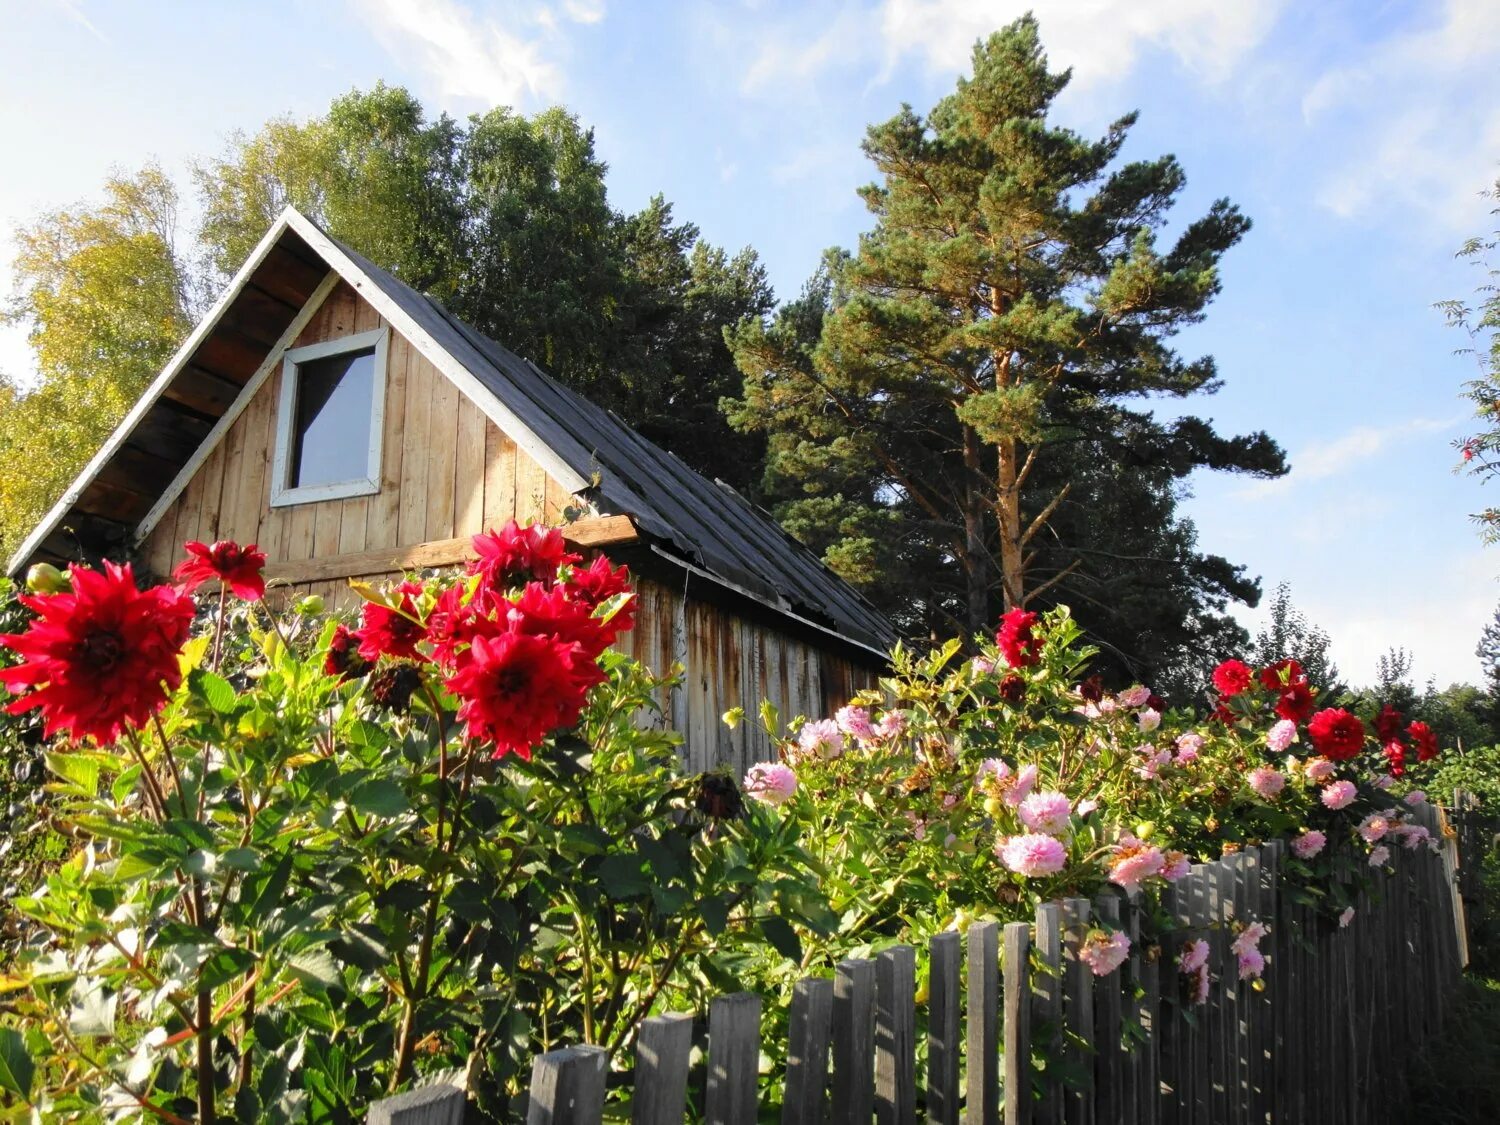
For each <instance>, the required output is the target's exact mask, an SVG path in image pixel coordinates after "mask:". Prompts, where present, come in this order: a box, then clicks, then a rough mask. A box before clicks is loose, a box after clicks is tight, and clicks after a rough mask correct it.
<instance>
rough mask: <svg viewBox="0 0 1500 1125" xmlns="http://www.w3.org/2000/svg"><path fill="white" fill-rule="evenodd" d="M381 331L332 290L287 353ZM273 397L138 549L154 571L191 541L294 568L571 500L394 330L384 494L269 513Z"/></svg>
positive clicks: (364, 307) (477, 527)
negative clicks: (256, 553)
mask: <svg viewBox="0 0 1500 1125" xmlns="http://www.w3.org/2000/svg"><path fill="white" fill-rule="evenodd" d="M384 326H385V322H384V320H383V319H382V318H381V317H380V316H378V315H377V314H376V312H375V310H374V309H373V308H371V307H370V305H369V304H367V303H366V302H365V301H364V300H362V299H361V298H360V297H359V296H358V295H357V294H356V293H355V292H354V290H353V289H352V288H350V287H349V285H347V284H345V283H340V284H339V286H338V287H337V288H336V289H335V290H334V291H333V292H332V293H331V294H330V295H329V297H328V299H327V300H326V301H324V303H323V305H322V307H321V308H320V309H319V310H318V312H317V314H316V315H314V316H313V318H312V320H311V321H309V322H308V324H307V327H306V328H304V329H303V331H302V333H301V335H300V336H298V337H297V340H296V342H295V345H294V346H296V347H301V346H303V345H305V344H315V343H320V342H322V341H325V340H334V339H338V338H339V337H341V336H352V335H355V334H356V333H360V332H368V331H370V330H372V329H375V328H380V327H384ZM280 393H281V372H280V370H277V371H276V372H275V373H274V374H273V375H272V376H271V377H270V378H269V379H267V380H266V382H265V383H264V385H262V387H261V388H260V390H259V392H257V394H256V395H255V397H254V399H252V400H251V402H250V403H249V404H248V405H247V406H246V408H245V411H244V413H242V414H241V415H240V417H239V418H238V419H237V420H236V421H235V423H234V425H233V426H231V427H230V429H229V432H228V433H227V434H226V435H225V436H224V440H223V441H222V442H221V443H220V444H219V447H218V448H217V449H215V450H214V452H213V453H212V454H211V455H210V456H209V457H208V459H207V460H206V461H205V462H204V463H203V466H202V467H201V468H200V469H199V470H198V472H197V474H196V475H195V476H194V477H193V479H192V480H191V481H190V482H189V484H188V486H187V487H186V488H185V489H184V490H183V492H182V495H181V496H179V497H178V499H177V501H176V503H174V504H173V505H172V506H171V507H170V508H168V509H167V511H166V513H165V514H164V515H163V517H162V519H161V521H160V522H159V523H158V524H157V525H156V527H155V528H154V529H153V530H152V532H151V534H150V536H148V538H147V540H146V542H145V543H144V544H143V549H144V555H145V558H146V561H147V562H148V563H149V564H150V566H151V569H152V570H154V571H155V572H156V573H158V574H164V573H166V572H167V571H168V570H169V569H170V568H171V566H172V565H173V563H174V561H175V560H176V559H178V558H179V557H180V555H181V549H182V544H183V543H184V542H186V541H187V540H189V539H199V540H202V541H204V542H212V541H213V540H215V539H234V540H237V541H238V542H240V543H257V544H259V545H260V547H261V549H262V550H263V551H265V552H266V558H267V560H268V561H270V562H273V563H278V562H295V561H298V560H300V559H310V558H326V557H328V556H331V555H344V554H354V553H358V552H360V551H370V550H377V549H380V548H384V547H401V546H407V545H410V544H414V543H425V542H429V541H431V540H434V539H451V538H453V537H455V536H460V535H472V534H474V533H476V532H479V531H482V530H484V529H485V528H486V527H495V526H499V525H500V524H503V523H504V522H505V521H506V520H508V519H510V518H512V517H514V518H515V519H517V520H520V521H521V522H522V523H526V522H529V521H546V522H550V523H559V522H561V519H562V513H563V509H564V508H566V507H567V506H568V504H569V503H571V501H572V498H571V497H570V496H569V495H568V493H566V492H565V491H564V490H563V488H562V486H561V485H559V484H557V482H555V481H553V480H552V479H551V478H550V477H548V476H547V474H546V472H545V471H544V470H543V469H542V468H541V466H540V465H538V464H537V463H536V462H535V461H534V460H532V458H530V457H529V456H527V455H526V454H525V453H522V452H521V451H519V450H518V449H517V448H516V446H515V444H514V443H513V442H512V441H511V440H510V439H509V438H507V437H506V436H505V435H504V434H503V433H501V432H500V430H499V428H498V427H496V426H495V424H494V423H493V422H491V421H490V420H489V419H488V418H486V417H485V416H484V413H483V412H482V411H481V410H480V409H479V407H478V406H476V405H474V403H473V402H471V401H470V400H469V399H468V398H466V397H465V396H464V395H462V394H460V393H459V391H458V388H456V387H455V386H454V385H453V383H452V381H451V380H449V379H447V378H445V377H444V376H443V375H442V374H440V373H439V372H438V370H437V369H436V368H435V367H433V366H432V364H430V363H428V362H427V360H426V359H424V358H423V357H422V356H421V355H420V354H418V352H417V351H416V349H414V348H413V347H411V345H410V344H408V343H407V342H406V340H405V339H403V338H402V337H401V336H400V335H399V334H397V333H394V332H393V333H392V334H391V338H390V349H389V356H388V368H387V371H386V392H385V396H386V397H385V422H384V427H385V433H384V437H383V439H382V442H381V488H380V491H379V492H377V493H376V494H374V495H373V496H354V497H348V498H346V499H343V500H324V501H318V502H316V503H311V504H297V505H293V506H291V507H285V508H276V509H272V507H271V459H272V457H273V455H274V450H273V446H274V444H275V440H276V417H275V414H276V406H277V403H278V401H279V397H278V396H279V395H280Z"/></svg>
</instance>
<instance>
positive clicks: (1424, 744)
mask: <svg viewBox="0 0 1500 1125" xmlns="http://www.w3.org/2000/svg"><path fill="white" fill-rule="evenodd" d="M1406 733H1407V735H1408V736H1409V737H1410V738H1411V744H1412V745H1413V746H1415V747H1416V748H1417V761H1419V762H1430V761H1432V759H1434V758H1436V757H1437V756H1438V740H1437V733H1436V732H1435V731H1434V730H1433V729H1432V728H1431V727H1430V726H1428V725H1427V724H1426V723H1424V722H1423V721H1422V720H1421V719H1415V720H1413V722H1412V724H1411V725H1410V726H1409V727H1407V728H1406Z"/></svg>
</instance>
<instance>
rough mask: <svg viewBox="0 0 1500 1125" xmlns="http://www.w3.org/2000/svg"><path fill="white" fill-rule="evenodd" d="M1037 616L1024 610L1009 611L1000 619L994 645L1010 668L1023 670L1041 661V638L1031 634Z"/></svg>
mask: <svg viewBox="0 0 1500 1125" xmlns="http://www.w3.org/2000/svg"><path fill="white" fill-rule="evenodd" d="M1036 623H1037V615H1036V614H1034V613H1030V612H1028V611H1027V610H1024V609H1013V610H1010V611H1009V612H1008V613H1006V615H1005V616H1004V617H1002V618H1001V619H1000V631H999V632H998V633H996V634H995V643H996V644H997V645H999V646H1000V653H1001V655H1002V656H1004V657H1005V662H1006V663H1007V664H1009V665H1010V666H1011V667H1012V668H1025V667H1028V666H1029V665H1032V664H1035V663H1036V662H1037V661H1038V660H1040V659H1041V650H1042V638H1041V637H1038V636H1037V635H1036V634H1035V633H1033V632H1032V630H1033V628H1035V626H1036Z"/></svg>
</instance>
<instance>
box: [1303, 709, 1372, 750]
mask: <svg viewBox="0 0 1500 1125" xmlns="http://www.w3.org/2000/svg"><path fill="white" fill-rule="evenodd" d="M1307 733H1308V736H1309V737H1311V738H1312V743H1313V748H1314V749H1315V750H1317V752H1318V753H1319V754H1321V755H1323V757H1325V758H1329V759H1332V760H1333V761H1335V762H1347V761H1348V760H1349V759H1350V758H1354V757H1358V755H1359V752H1360V751H1361V750H1363V749H1364V745H1365V724H1364V723H1362V722H1360V721H1359V716H1358V715H1351V714H1350V713H1349V712H1348V711H1345V710H1344V709H1343V708H1342V707H1329V708H1327V709H1326V710H1323V711H1319V712H1318V713H1317V714H1316V715H1314V716H1313V717H1312V718H1311V719H1310V720H1308V723H1307Z"/></svg>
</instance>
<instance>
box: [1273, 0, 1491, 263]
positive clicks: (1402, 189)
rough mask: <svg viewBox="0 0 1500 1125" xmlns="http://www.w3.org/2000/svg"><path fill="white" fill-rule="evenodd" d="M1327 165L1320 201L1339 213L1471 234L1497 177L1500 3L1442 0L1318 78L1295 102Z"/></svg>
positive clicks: (1318, 188)
mask: <svg viewBox="0 0 1500 1125" xmlns="http://www.w3.org/2000/svg"><path fill="white" fill-rule="evenodd" d="M1302 113H1303V117H1304V119H1305V121H1306V122H1307V123H1308V125H1309V126H1310V127H1312V128H1314V129H1316V130H1318V131H1319V135H1322V136H1325V137H1326V138H1327V139H1328V143H1329V146H1330V149H1329V151H1330V155H1332V156H1333V158H1334V159H1333V163H1334V166H1335V171H1333V172H1331V173H1330V174H1328V175H1327V176H1325V177H1324V178H1323V179H1322V181H1321V183H1320V184H1319V185H1318V187H1317V191H1316V199H1317V201H1318V203H1319V204H1321V205H1322V206H1323V207H1325V208H1327V209H1328V210H1330V211H1332V212H1333V213H1334V214H1336V215H1338V216H1340V217H1341V218H1346V219H1362V218H1364V217H1366V216H1369V215H1372V214H1382V215H1388V214H1390V213H1391V212H1394V211H1399V212H1402V213H1404V214H1406V215H1410V214H1413V213H1415V214H1418V215H1421V216H1423V217H1424V218H1425V219H1427V220H1428V221H1430V222H1433V223H1436V224H1437V225H1438V226H1439V227H1440V228H1441V229H1443V230H1444V231H1448V232H1457V233H1472V231H1473V230H1475V229H1477V228H1476V224H1477V223H1478V222H1479V221H1480V220H1481V218H1482V217H1483V213H1484V203H1483V201H1482V200H1481V199H1480V198H1479V195H1478V193H1479V191H1480V190H1481V189H1483V188H1485V187H1488V186H1489V185H1490V184H1492V183H1493V182H1494V181H1495V178H1496V176H1497V175H1500V4H1497V3H1495V2H1494V0H1448V2H1447V3H1445V4H1444V5H1443V6H1442V8H1441V14H1440V17H1439V18H1438V20H1437V21H1436V22H1434V23H1429V24H1428V25H1427V26H1424V27H1421V28H1418V29H1416V30H1410V31H1406V32H1404V33H1401V34H1397V35H1393V36H1391V37H1389V38H1387V39H1385V40H1383V41H1381V42H1379V43H1378V44H1376V45H1375V46H1374V47H1373V48H1372V49H1371V50H1370V52H1369V53H1368V55H1367V56H1366V57H1365V58H1363V59H1361V60H1360V61H1358V62H1356V63H1354V64H1352V65H1347V66H1342V67H1339V68H1337V69H1334V70H1331V71H1329V72H1328V73H1326V74H1324V75H1323V76H1322V77H1321V78H1319V79H1318V81H1317V82H1315V83H1314V84H1313V85H1312V86H1311V88H1310V89H1309V90H1308V92H1307V93H1306V94H1305V95H1304V97H1303V99H1302Z"/></svg>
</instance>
